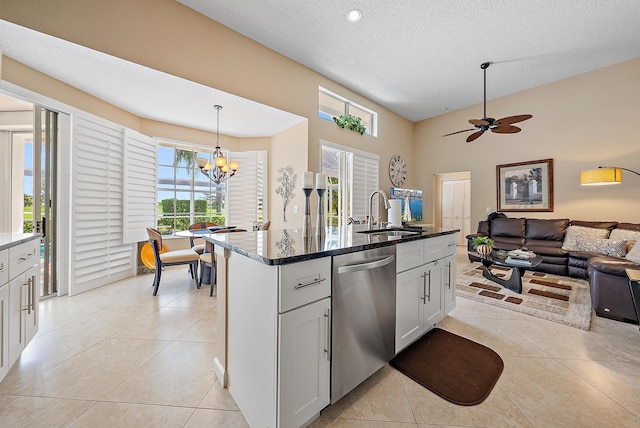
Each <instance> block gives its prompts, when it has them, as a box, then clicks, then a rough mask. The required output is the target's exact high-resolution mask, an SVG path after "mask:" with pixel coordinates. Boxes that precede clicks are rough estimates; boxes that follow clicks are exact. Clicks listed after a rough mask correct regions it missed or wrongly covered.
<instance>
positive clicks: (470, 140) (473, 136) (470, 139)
mask: <svg viewBox="0 0 640 428" xmlns="http://www.w3.org/2000/svg"><path fill="white" fill-rule="evenodd" d="M482 134H484V131H482V130H480V131H478V132H474V133H473V134H471V135H469V136H468V137H467V143H470V142H472V141H473V140H475V139H476V138H478V137H479V136H481V135H482Z"/></svg>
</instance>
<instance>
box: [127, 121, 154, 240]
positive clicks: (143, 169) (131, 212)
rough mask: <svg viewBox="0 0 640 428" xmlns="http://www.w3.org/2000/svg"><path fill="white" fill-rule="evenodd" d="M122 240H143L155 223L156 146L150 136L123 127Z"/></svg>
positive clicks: (146, 237)
mask: <svg viewBox="0 0 640 428" xmlns="http://www.w3.org/2000/svg"><path fill="white" fill-rule="evenodd" d="M124 136H125V147H124V148H125V151H124V152H125V156H124V213H123V214H124V221H125V225H124V231H123V238H122V240H123V242H124V243H125V244H131V243H134V242H140V241H146V240H147V239H148V236H147V231H146V228H147V227H155V224H156V189H157V183H158V178H157V177H158V149H157V144H156V141H155V140H154V139H153V138H150V137H147V136H146V135H142V134H140V133H138V132H135V131H132V130H129V129H127V130H125V134H124Z"/></svg>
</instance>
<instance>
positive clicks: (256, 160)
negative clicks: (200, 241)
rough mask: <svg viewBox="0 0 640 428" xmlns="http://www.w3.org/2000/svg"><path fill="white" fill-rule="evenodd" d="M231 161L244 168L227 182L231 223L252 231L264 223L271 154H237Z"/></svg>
mask: <svg viewBox="0 0 640 428" xmlns="http://www.w3.org/2000/svg"><path fill="white" fill-rule="evenodd" d="M230 158H231V159H233V160H234V161H238V162H240V169H239V170H238V171H237V172H236V174H235V175H234V176H233V177H232V178H230V179H229V180H227V188H228V195H227V196H228V199H227V201H228V208H227V216H228V217H227V222H228V223H227V224H228V225H231V226H237V227H240V228H242V229H247V230H251V227H252V225H253V222H254V221H260V222H263V221H265V220H267V219H266V218H265V213H266V212H267V211H266V209H267V208H266V201H267V198H266V197H265V183H266V182H267V169H266V163H267V153H266V152H264V151H251V152H234V153H231V155H230Z"/></svg>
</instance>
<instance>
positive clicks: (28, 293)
mask: <svg viewBox="0 0 640 428" xmlns="http://www.w3.org/2000/svg"><path fill="white" fill-rule="evenodd" d="M27 283H28V284H27V287H28V288H27V308H29V310H27V314H29V315H31V300H32V296H31V293H33V287H31V284H32V280H31V278H29V279H27Z"/></svg>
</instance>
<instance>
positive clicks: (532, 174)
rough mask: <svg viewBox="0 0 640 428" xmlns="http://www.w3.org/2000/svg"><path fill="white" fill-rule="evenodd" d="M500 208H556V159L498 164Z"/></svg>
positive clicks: (527, 209)
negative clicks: (554, 203)
mask: <svg viewBox="0 0 640 428" xmlns="http://www.w3.org/2000/svg"><path fill="white" fill-rule="evenodd" d="M496 184H497V188H498V205H497V207H498V209H497V211H502V212H509V211H530V212H535V211H553V159H541V160H535V161H530V162H518V163H508V164H504V165H496Z"/></svg>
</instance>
